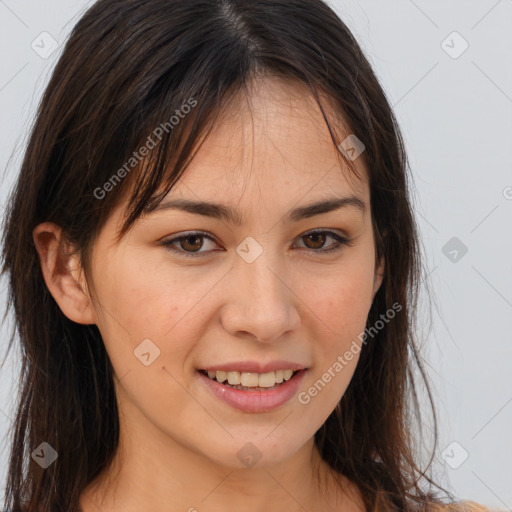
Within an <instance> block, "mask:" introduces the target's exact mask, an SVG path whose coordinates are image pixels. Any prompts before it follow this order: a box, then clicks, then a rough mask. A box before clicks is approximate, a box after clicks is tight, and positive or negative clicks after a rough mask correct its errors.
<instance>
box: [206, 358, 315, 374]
mask: <svg viewBox="0 0 512 512" xmlns="http://www.w3.org/2000/svg"><path fill="white" fill-rule="evenodd" d="M305 368H306V366H305V365H303V364H299V363H294V362H292V361H284V360H279V361H270V362H268V363H266V364H261V363H258V362H257V361H234V362H232V363H224V364H218V365H216V366H205V367H204V368H199V369H200V370H206V371H223V372H228V371H230V372H234V371H236V372H247V373H268V372H273V371H276V370H293V371H296V370H304V369H305Z"/></svg>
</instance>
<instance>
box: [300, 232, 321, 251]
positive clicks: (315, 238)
mask: <svg viewBox="0 0 512 512" xmlns="http://www.w3.org/2000/svg"><path fill="white" fill-rule="evenodd" d="M303 238H304V239H305V240H308V239H309V240H310V241H312V245H311V246H308V249H321V248H322V247H323V245H324V244H325V239H326V236H325V234H324V233H311V234H310V235H305V236H304V237H303Z"/></svg>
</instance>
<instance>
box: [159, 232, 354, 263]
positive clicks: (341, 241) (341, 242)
mask: <svg viewBox="0 0 512 512" xmlns="http://www.w3.org/2000/svg"><path fill="white" fill-rule="evenodd" d="M315 234H320V235H329V236H330V237H331V238H334V240H336V243H335V244H332V245H331V246H330V247H329V248H328V249H308V248H306V250H308V251H312V252H317V253H321V254H327V253H331V252H336V251H340V250H341V249H343V248H344V246H350V245H351V241H350V240H349V239H348V238H345V237H342V236H340V235H338V234H337V233H333V232H332V231H326V230H321V229H314V230H312V231H308V232H307V233H305V234H304V235H302V236H300V237H299V238H305V237H306V236H309V235H315ZM190 237H200V238H207V239H208V240H211V241H212V242H215V240H214V239H213V238H212V237H211V236H210V235H209V234H207V233H204V232H202V231H191V232H190V233H187V234H186V235H182V236H179V237H176V238H172V239H170V240H165V241H164V242H162V245H163V246H164V247H165V248H166V249H168V250H170V251H172V252H175V253H178V254H180V255H183V256H186V257H192V258H197V257H199V256H200V255H201V254H205V253H207V252H209V251H202V252H187V251H184V250H179V249H176V248H175V247H172V245H173V244H175V243H177V242H181V241H182V240H186V239H187V238H190Z"/></svg>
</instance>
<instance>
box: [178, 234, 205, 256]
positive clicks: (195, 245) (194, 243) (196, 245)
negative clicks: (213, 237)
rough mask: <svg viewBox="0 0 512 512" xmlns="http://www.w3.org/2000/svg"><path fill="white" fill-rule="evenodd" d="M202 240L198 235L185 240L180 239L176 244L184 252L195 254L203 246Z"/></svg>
mask: <svg viewBox="0 0 512 512" xmlns="http://www.w3.org/2000/svg"><path fill="white" fill-rule="evenodd" d="M203 238H204V237H202V236H198V235H190V236H187V237H186V238H182V239H181V240H179V241H178V243H179V244H180V246H181V248H182V249H184V250H185V251H189V252H196V251H198V250H199V249H201V247H202V246H203Z"/></svg>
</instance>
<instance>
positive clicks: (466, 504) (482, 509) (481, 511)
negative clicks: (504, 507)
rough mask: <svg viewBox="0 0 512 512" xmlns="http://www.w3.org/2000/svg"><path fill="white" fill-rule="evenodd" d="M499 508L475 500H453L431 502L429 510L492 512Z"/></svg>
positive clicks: (437, 511)
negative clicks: (444, 502)
mask: <svg viewBox="0 0 512 512" xmlns="http://www.w3.org/2000/svg"><path fill="white" fill-rule="evenodd" d="M498 510H499V509H490V508H488V507H486V506H485V505H482V504H480V503H477V502H475V501H470V500H465V501H455V502H453V503H447V504H437V503H436V504H433V505H432V506H431V507H430V511H431V512H493V511H498Z"/></svg>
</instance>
